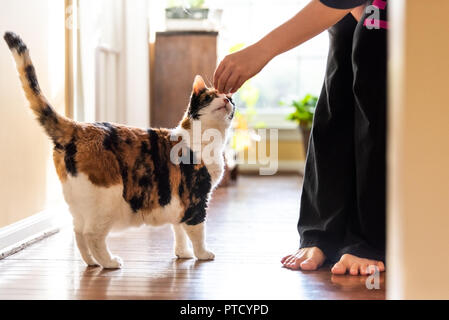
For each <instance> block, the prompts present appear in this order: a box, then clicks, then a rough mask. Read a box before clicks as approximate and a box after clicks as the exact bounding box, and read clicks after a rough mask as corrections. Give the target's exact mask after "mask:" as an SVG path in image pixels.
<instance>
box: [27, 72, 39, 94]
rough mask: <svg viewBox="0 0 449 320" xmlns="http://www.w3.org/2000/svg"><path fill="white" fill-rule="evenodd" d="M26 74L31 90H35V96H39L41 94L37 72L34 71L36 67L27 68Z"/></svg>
mask: <svg viewBox="0 0 449 320" xmlns="http://www.w3.org/2000/svg"><path fill="white" fill-rule="evenodd" d="M25 73H26V77H27V80H28V84H29V85H30V88H31V90H33V92H34V93H35V94H38V93H39V92H40V89H39V83H38V82H37V78H36V71H35V70H34V67H33V66H32V65H29V66H27V67H26V68H25Z"/></svg>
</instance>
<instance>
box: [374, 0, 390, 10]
mask: <svg viewBox="0 0 449 320" xmlns="http://www.w3.org/2000/svg"><path fill="white" fill-rule="evenodd" d="M373 6H375V7H377V8H379V9H382V10H383V9H385V7H386V6H387V1H384V0H374V1H373Z"/></svg>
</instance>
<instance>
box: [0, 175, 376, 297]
mask: <svg viewBox="0 0 449 320" xmlns="http://www.w3.org/2000/svg"><path fill="white" fill-rule="evenodd" d="M300 184H301V178H300V177H298V176H270V177H268V176H267V177H256V176H241V177H239V181H238V183H237V184H236V185H234V186H231V187H228V188H220V189H218V190H216V191H215V193H214V196H213V199H212V201H211V204H210V208H209V212H208V224H207V230H208V234H207V238H208V241H207V242H208V246H209V247H210V248H211V249H212V250H213V251H214V252H215V254H216V259H215V260H214V261H209V262H200V261H196V260H194V259H190V260H177V259H175V257H174V254H173V249H172V247H173V238H172V232H171V230H170V227H169V226H163V227H158V228H152V227H143V228H139V229H130V230H128V231H126V232H122V233H120V234H113V235H111V236H110V237H109V239H108V243H109V246H110V249H111V251H112V252H113V253H114V254H116V255H119V256H121V257H122V258H123V260H124V262H125V265H124V267H123V269H121V270H102V269H100V268H87V267H85V265H84V263H83V262H82V261H81V259H80V256H79V253H78V249H77V248H76V245H75V243H74V237H73V234H72V231H71V230H70V228H66V229H63V230H62V231H61V232H59V233H58V234H55V235H53V236H51V237H49V238H47V239H45V240H42V241H40V242H38V243H36V244H34V245H32V246H30V247H29V248H26V249H25V250H23V251H21V252H19V253H17V254H15V255H12V256H10V257H8V258H6V259H4V260H0V288H1V290H0V299H385V274H382V275H381V279H380V289H373V290H368V289H367V288H366V285H365V282H366V279H367V277H362V276H358V277H352V276H349V275H346V276H332V275H331V274H330V272H329V267H328V266H326V267H323V268H321V269H320V270H318V271H314V272H302V271H291V270H287V269H285V268H282V267H281V264H280V262H279V261H280V259H281V257H282V256H283V255H285V254H287V253H289V252H291V251H293V250H294V249H296V247H297V245H298V241H299V239H298V235H297V231H296V223H297V218H298V210H299V198H300Z"/></svg>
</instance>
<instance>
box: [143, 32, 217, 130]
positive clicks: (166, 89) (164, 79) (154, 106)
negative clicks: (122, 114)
mask: <svg viewBox="0 0 449 320" xmlns="http://www.w3.org/2000/svg"><path fill="white" fill-rule="evenodd" d="M217 36H218V32H203V31H169V32H158V33H156V43H155V46H154V49H153V50H152V51H153V59H152V63H151V65H152V68H151V69H152V70H151V72H152V76H151V80H152V81H151V82H152V84H151V89H152V90H151V126H152V127H167V128H173V127H175V126H176V125H177V124H178V123H179V121H180V120H181V118H182V116H183V115H184V112H185V110H186V108H187V105H188V103H189V97H190V94H191V92H192V84H193V79H194V77H195V75H197V74H199V75H201V76H202V77H203V78H204V80H205V81H206V83H207V84H208V85H212V81H213V74H214V71H215V67H216V63H217Z"/></svg>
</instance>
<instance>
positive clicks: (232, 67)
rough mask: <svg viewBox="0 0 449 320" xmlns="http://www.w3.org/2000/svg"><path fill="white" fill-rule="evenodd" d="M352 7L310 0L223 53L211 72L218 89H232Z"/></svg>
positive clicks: (337, 19) (238, 86)
mask: <svg viewBox="0 0 449 320" xmlns="http://www.w3.org/2000/svg"><path fill="white" fill-rule="evenodd" d="M351 10H352V9H334V8H331V7H328V6H326V5H324V4H322V3H321V2H320V1H319V0H312V1H311V2H310V3H309V4H308V5H307V6H305V7H304V8H303V9H302V10H301V11H300V12H299V13H298V14H296V15H295V16H294V17H293V18H291V19H290V20H288V21H287V22H285V23H284V24H282V25H281V26H279V27H277V28H276V29H274V30H273V31H271V32H270V33H269V34H267V35H266V36H265V37H263V38H262V39H261V40H259V41H258V42H256V43H255V44H253V45H251V46H249V47H247V48H245V49H243V50H240V51H238V52H235V53H232V54H230V55H228V56H226V57H225V58H224V59H223V61H221V63H220V65H219V66H218V68H217V69H216V70H215V74H214V87H215V88H216V89H217V90H218V91H219V92H220V93H234V92H236V91H237V90H238V89H239V88H240V87H241V86H242V84H243V83H245V81H246V80H248V79H249V78H252V77H253V76H255V75H256V74H257V73H259V71H260V70H261V69H262V68H263V67H264V66H265V65H266V64H267V63H268V62H269V61H270V60H271V59H273V58H274V57H276V56H277V55H279V54H281V53H283V52H285V51H288V50H290V49H292V48H294V47H296V46H298V45H300V44H302V43H304V42H305V41H307V40H309V39H311V38H313V37H314V36H316V35H318V34H320V33H321V32H323V31H324V30H326V29H328V28H329V27H331V26H333V25H334V24H335V23H337V22H338V21H339V20H340V19H342V18H343V17H344V16H345V15H346V14H348V13H349V12H351Z"/></svg>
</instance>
